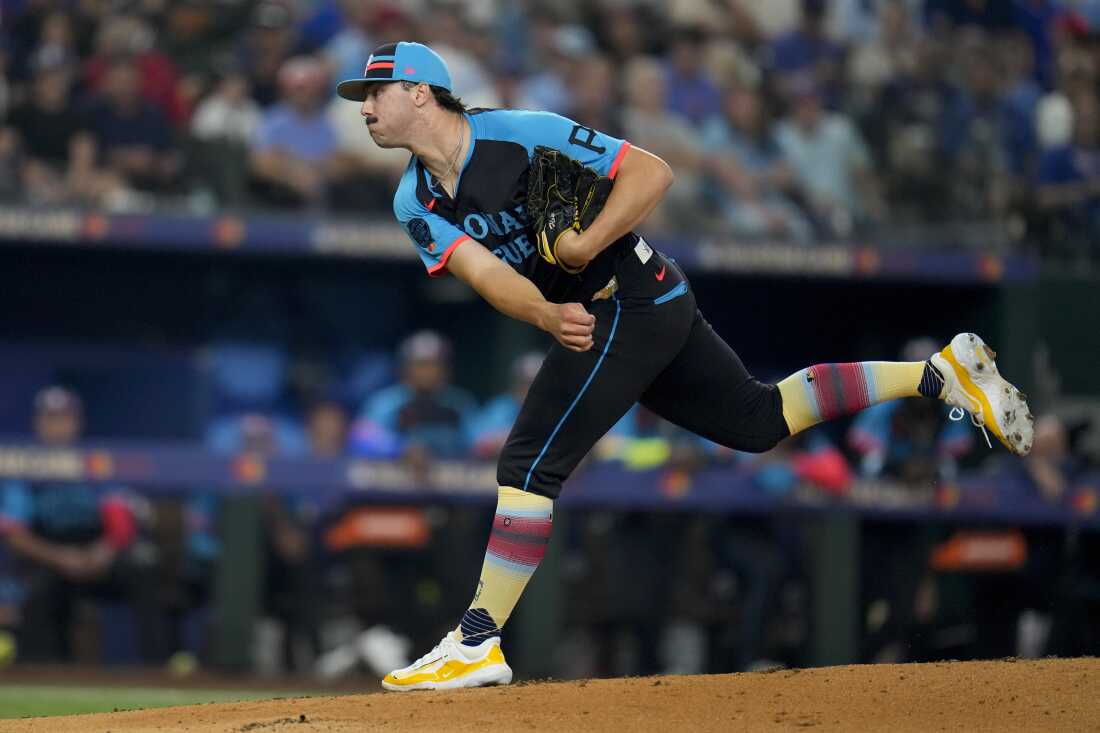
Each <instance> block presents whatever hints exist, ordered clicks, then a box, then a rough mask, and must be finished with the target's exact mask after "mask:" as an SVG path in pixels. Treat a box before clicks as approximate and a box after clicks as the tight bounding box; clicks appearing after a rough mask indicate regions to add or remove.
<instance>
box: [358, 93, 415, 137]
mask: <svg viewBox="0 0 1100 733" xmlns="http://www.w3.org/2000/svg"><path fill="white" fill-rule="evenodd" d="M413 109H414V105H413V103H412V99H411V97H410V95H409V92H408V90H406V89H405V88H404V86H403V85H401V84H399V83H395V82H390V83H387V84H372V85H370V86H368V87H367V90H366V98H365V99H364V100H363V106H362V107H361V108H360V109H359V113H360V114H361V115H363V122H365V123H366V125H367V129H368V130H369V131H370V136H371V139H373V140H374V142H375V144H377V145H378V147H380V148H397V147H401V146H402V145H403V144H404V140H405V138H404V133H405V132H406V131H407V130H408V124H409V122H410V121H411V117H412V113H413Z"/></svg>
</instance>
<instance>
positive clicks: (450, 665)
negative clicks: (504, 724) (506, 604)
mask: <svg viewBox="0 0 1100 733" xmlns="http://www.w3.org/2000/svg"><path fill="white" fill-rule="evenodd" d="M511 681H512V668H511V667H509V666H508V663H507V662H505V661H504V653H503V652H501V651H500V637H499V636H494V637H492V638H490V639H486V640H485V641H483V642H481V643H480V644H479V645H477V646H466V645H464V644H463V643H462V642H461V641H460V640H459V639H458V638H457V634H456V633H455V632H454V631H452V632H450V633H448V634H447V635H446V636H444V637H443V640H442V641H440V642H439V643H438V644H436V645H435V648H434V649H432V650H431V651H430V652H428V653H427V654H425V655H424V656H422V657H421V658H420V659H417V660H416V661H415V662H413V663H412V664H410V665H409V666H408V667H405V668H403V669H398V670H394V671H393V672H390V673H389V674H388V675H386V677H385V678H384V679H383V680H382V687H384V688H386V689H387V690H390V691H392V692H406V691H409V690H457V689H459V688H462V687H487V686H490V685H506V684H508V683H509V682H511Z"/></svg>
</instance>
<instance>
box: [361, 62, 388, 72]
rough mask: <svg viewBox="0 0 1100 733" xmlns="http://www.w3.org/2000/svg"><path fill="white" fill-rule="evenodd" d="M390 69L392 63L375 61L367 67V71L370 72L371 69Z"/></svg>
mask: <svg viewBox="0 0 1100 733" xmlns="http://www.w3.org/2000/svg"><path fill="white" fill-rule="evenodd" d="M392 68H393V62H392V61H375V62H374V63H373V64H371V65H370V66H368V67H367V71H371V70H373V69H392Z"/></svg>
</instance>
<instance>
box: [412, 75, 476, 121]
mask: <svg viewBox="0 0 1100 733" xmlns="http://www.w3.org/2000/svg"><path fill="white" fill-rule="evenodd" d="M417 83H418V82H415V81H402V82H401V84H402V86H404V87H405V88H406V89H412V88H413V87H415V86H416V85H417ZM428 88H429V89H431V90H432V96H433V97H435V103H436V104H438V105H439V106H440V107H442V108H443V109H445V110H447V111H448V112H454V113H455V114H463V113H464V112H465V111H466V105H465V104H464V103H463V102H462V100H461V99H459V98H458V97H456V96H455V95H453V94H451V93H450V92H449V91H447V90H446V89H444V88H443V87H437V86H433V85H431V84H429V85H428Z"/></svg>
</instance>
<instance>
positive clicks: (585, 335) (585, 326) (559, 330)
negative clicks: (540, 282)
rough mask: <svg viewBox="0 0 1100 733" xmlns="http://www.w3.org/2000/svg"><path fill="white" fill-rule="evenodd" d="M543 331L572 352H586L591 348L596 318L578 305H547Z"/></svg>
mask: <svg viewBox="0 0 1100 733" xmlns="http://www.w3.org/2000/svg"><path fill="white" fill-rule="evenodd" d="M547 305H548V306H549V307H548V309H547V313H546V316H545V318H544V320H543V330H545V331H547V332H548V333H549V334H550V335H551V336H553V337H554V338H555V339H557V340H558V343H559V344H561V345H562V346H564V347H565V348H567V349H570V350H572V351H588V350H589V349H591V348H592V331H593V330H594V329H595V328H596V316H594V315H592V314H591V313H589V312H588V311H586V310H585V309H584V306H583V305H581V304H580V303H548V304H547Z"/></svg>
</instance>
